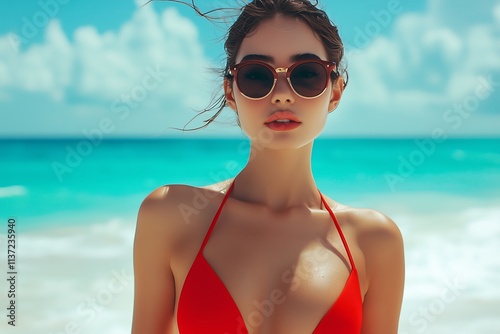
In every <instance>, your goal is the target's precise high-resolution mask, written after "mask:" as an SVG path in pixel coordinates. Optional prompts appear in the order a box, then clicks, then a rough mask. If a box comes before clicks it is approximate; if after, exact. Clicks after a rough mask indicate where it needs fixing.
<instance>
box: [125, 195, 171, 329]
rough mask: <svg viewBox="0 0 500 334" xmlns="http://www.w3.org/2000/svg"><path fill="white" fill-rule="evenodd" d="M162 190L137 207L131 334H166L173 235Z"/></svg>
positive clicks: (168, 320) (169, 323)
mask: <svg viewBox="0 0 500 334" xmlns="http://www.w3.org/2000/svg"><path fill="white" fill-rule="evenodd" d="M167 191H168V188H167V187H162V188H159V189H157V190H156V191H154V192H153V193H151V194H150V195H149V196H148V197H147V198H146V199H145V200H144V201H143V202H142V204H141V207H140V209H139V213H138V217H137V227H136V232H135V240H134V256H133V258H134V314H133V322H132V334H142V333H148V334H160V333H161V334H165V333H170V332H171V328H172V324H173V319H174V306H175V285H174V278H173V275H172V272H171V269H170V256H171V249H172V245H171V243H172V238H173V233H172V229H171V228H170V226H171V225H172V224H171V222H169V221H168V220H169V215H168V203H166V202H167V201H166V199H165V193H166V192H167Z"/></svg>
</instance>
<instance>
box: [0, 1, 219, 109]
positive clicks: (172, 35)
mask: <svg viewBox="0 0 500 334" xmlns="http://www.w3.org/2000/svg"><path fill="white" fill-rule="evenodd" d="M0 51H1V52H2V53H3V54H4V56H0V78H2V79H0V87H4V88H14V89H19V90H24V91H30V92H39V93H46V94H48V95H50V96H51V97H52V98H53V99H54V100H56V101H61V100H64V99H65V97H66V96H67V94H68V92H70V91H71V93H72V94H76V95H78V96H80V98H83V99H90V100H92V99H98V100H103V101H113V100H115V99H117V98H120V97H121V96H122V94H126V93H129V92H130V91H131V89H133V87H135V86H137V85H141V83H142V82H143V80H144V78H145V76H146V75H147V74H148V68H153V69H159V70H160V71H161V73H163V74H165V75H167V74H166V73H168V76H169V80H164V82H162V85H160V86H159V87H158V88H157V89H155V92H154V93H155V94H156V96H160V95H161V96H163V97H176V99H177V100H179V101H180V102H181V104H184V105H188V104H192V101H193V100H192V99H191V96H192V95H193V94H192V91H190V90H193V89H194V90H196V89H198V88H199V89H201V90H203V84H202V83H201V80H200V75H199V73H197V71H198V70H199V69H203V68H204V67H205V68H207V67H209V62H208V60H207V58H206V57H205V56H204V53H203V48H202V46H201V44H200V42H199V40H198V32H197V28H196V26H195V25H194V24H193V23H192V22H191V21H190V20H188V19H187V18H184V17H182V16H181V15H180V14H179V13H178V12H177V11H176V10H175V9H172V8H170V9H166V10H165V11H164V12H163V13H162V14H161V15H159V14H157V13H156V12H155V11H154V10H153V8H152V6H146V7H142V8H139V9H138V10H137V11H136V12H135V14H134V16H133V17H132V18H131V20H130V21H128V22H126V23H124V24H123V26H122V27H121V28H120V30H119V31H117V32H105V33H99V32H98V31H97V30H96V29H95V28H94V27H91V26H86V27H80V28H78V29H77V30H76V31H75V33H74V38H73V41H71V42H70V41H69V40H68V37H67V36H66V35H65V33H64V31H63V30H62V28H61V25H60V23H59V22H58V21H57V20H52V21H50V22H49V24H48V25H47V28H46V30H45V38H44V41H43V43H41V44H37V45H31V46H29V48H28V49H27V50H25V51H20V52H18V53H17V54H15V52H14V50H13V47H12V43H11V41H10V40H9V36H2V37H1V38H0ZM7 78H8V79H7ZM187 88H189V89H187ZM150 93H151V92H150ZM198 95H199V94H198Z"/></svg>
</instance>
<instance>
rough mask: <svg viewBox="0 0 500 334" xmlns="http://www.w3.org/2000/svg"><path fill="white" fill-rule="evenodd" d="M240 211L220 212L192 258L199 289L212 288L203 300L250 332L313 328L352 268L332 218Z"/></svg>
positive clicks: (325, 311)
mask: <svg viewBox="0 0 500 334" xmlns="http://www.w3.org/2000/svg"><path fill="white" fill-rule="evenodd" d="M238 213H239V214H236V212H231V211H227V212H226V213H225V214H223V215H221V216H220V218H219V221H218V222H217V226H215V227H214V229H213V231H212V233H211V235H210V236H209V239H208V241H207V244H206V246H205V248H204V249H203V252H202V253H201V255H200V254H199V256H198V257H197V259H196V260H195V261H194V262H195V264H196V267H197V268H196V270H200V272H199V273H198V275H199V276H204V277H205V278H206V279H205V280H204V281H203V284H204V290H200V291H199V294H206V290H208V289H211V290H212V291H211V293H212V292H213V293H215V295H213V296H212V297H209V296H208V297H206V298H214V299H216V300H218V301H219V302H221V303H222V304H223V307H227V308H229V309H228V310H226V311H225V313H231V312H234V316H236V317H237V318H240V320H239V321H240V323H241V325H242V326H243V327H245V328H247V329H248V330H249V331H250V332H254V333H276V332H281V331H282V330H283V332H285V331H284V329H287V331H286V332H287V333H295V332H296V333H305V332H312V330H313V329H314V328H315V326H316V325H317V324H318V323H319V322H320V321H321V319H322V317H323V316H324V315H325V314H326V313H327V312H328V310H329V309H330V308H331V307H332V306H333V304H334V303H335V301H336V300H337V299H338V297H339V296H340V295H341V294H342V292H343V291H344V288H345V286H346V282H347V280H348V277H349V275H350V270H351V268H350V264H349V260H348V258H347V256H346V252H345V249H344V245H343V244H342V242H341V239H340V237H339V234H338V231H337V229H336V228H335V226H334V225H333V222H332V220H331V217H330V216H329V215H325V214H321V213H317V214H314V213H312V214H297V213H294V214H290V215H284V216H280V217H277V216H273V215H268V214H259V213H258V212H254V213H253V214H248V215H241V211H240V212H238ZM191 270H192V268H191ZM189 275H192V273H189ZM195 280H196V278H195ZM184 285H186V283H184V284H183V286H184ZM192 285H193V284H190V286H192ZM196 285H198V286H199V285H200V284H199V283H197V284H196ZM190 286H187V287H186V290H187V288H189V287H190ZM221 296H222V297H221ZM179 298H180V296H179ZM228 305H229V306H228ZM243 327H242V328H243ZM277 328H279V329H280V330H279V331H278V330H277Z"/></svg>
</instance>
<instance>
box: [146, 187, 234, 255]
mask: <svg viewBox="0 0 500 334" xmlns="http://www.w3.org/2000/svg"><path fill="white" fill-rule="evenodd" d="M224 186H225V183H217V184H214V185H209V186H206V187H194V186H189V185H181V184H172V185H164V186H162V187H159V188H157V189H155V190H154V191H152V192H151V193H150V194H149V195H148V196H147V197H146V198H145V199H144V200H143V201H142V203H141V206H140V208H139V213H138V218H137V227H138V228H139V227H141V228H142V229H144V230H149V232H150V233H151V234H155V235H156V237H159V236H162V237H163V238H167V239H166V240H165V239H163V240H162V241H163V242H165V244H168V245H171V246H172V247H175V244H176V243H177V242H178V241H179V239H183V238H184V237H186V236H187V235H186V234H189V231H192V230H193V228H195V226H197V225H198V224H196V223H197V222H198V221H206V219H205V216H207V215H210V214H211V212H212V207H213V203H214V200H215V199H217V198H218V197H220V196H221V189H222V190H223V189H224Z"/></svg>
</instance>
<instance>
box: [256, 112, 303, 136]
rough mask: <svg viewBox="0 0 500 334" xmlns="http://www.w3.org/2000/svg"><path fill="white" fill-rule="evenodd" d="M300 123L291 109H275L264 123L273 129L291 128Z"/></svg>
mask: <svg viewBox="0 0 500 334" xmlns="http://www.w3.org/2000/svg"><path fill="white" fill-rule="evenodd" d="M301 124H302V122H301V121H300V120H299V118H298V117H297V116H295V114H294V113H293V112H291V111H276V112H275V113H273V114H272V115H271V117H269V118H268V119H267V120H266V122H265V125H266V126H267V127H268V128H270V129H271V130H274V131H288V130H293V129H296V128H298V127H299V126H300V125H301Z"/></svg>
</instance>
